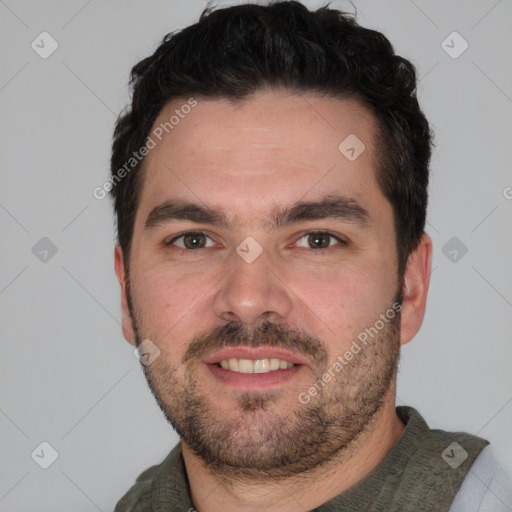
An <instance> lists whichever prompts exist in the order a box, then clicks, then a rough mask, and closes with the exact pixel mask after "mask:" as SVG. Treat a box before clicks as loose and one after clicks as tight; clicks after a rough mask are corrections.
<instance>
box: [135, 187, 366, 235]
mask: <svg viewBox="0 0 512 512" xmlns="http://www.w3.org/2000/svg"><path fill="white" fill-rule="evenodd" d="M322 219H334V220H341V221H343V222H348V223H351V224H355V225H357V226H359V227H361V228H366V227H369V225H370V224H372V221H371V217H370V215H369V213H368V211H367V210H366V209H365V208H363V207H362V206H361V205H360V204H358V203H357V201H355V200H354V199H351V198H348V197H345V196H340V195H329V196H325V197H323V198H321V199H320V200H317V201H298V202H296V203H294V204H292V205H291V206H287V207H277V208H275V209H274V210H273V211H272V213H271V214H270V215H269V216H268V217H265V218H264V219H263V221H262V223H261V225H262V227H263V228H264V229H267V230H268V231H272V230H276V229H279V228H281V227H283V226H288V225H290V224H295V223H298V222H301V221H308V220H322ZM180 220H186V221H190V222H196V223H198V224H210V225H213V226H219V227H223V228H226V229H229V230H232V229H234V228H236V227H238V226H240V225H241V222H240V220H239V219H238V218H236V217H234V216H229V217H228V215H227V214H226V213H224V211H223V210H222V209H220V208H216V207H212V206H206V205H200V204H196V203H191V202H189V201H183V200H178V199H174V200H173V199H169V200H167V201H165V202H164V203H162V204H160V205H158V206H156V207H155V208H153V209H152V210H151V212H150V213H149V215H148V216H147V218H146V222H145V224H144V230H145V231H148V230H152V229H153V228H156V227H157V226H161V225H163V224H168V223H170V222H173V221H180Z"/></svg>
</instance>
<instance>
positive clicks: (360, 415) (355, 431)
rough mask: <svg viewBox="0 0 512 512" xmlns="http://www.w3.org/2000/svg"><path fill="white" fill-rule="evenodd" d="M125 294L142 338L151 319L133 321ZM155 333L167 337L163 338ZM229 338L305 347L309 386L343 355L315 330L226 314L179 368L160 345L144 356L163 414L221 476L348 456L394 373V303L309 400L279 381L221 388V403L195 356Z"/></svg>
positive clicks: (256, 475)
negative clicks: (224, 406)
mask: <svg viewBox="0 0 512 512" xmlns="http://www.w3.org/2000/svg"><path fill="white" fill-rule="evenodd" d="M129 293H130V292H128V296H129V300H128V303H129V306H130V311H131V317H132V324H133V328H134V331H135V334H136V343H137V346H138V345H140V343H142V340H143V339H145V338H144V337H143V336H142V332H149V331H148V330H147V329H145V328H144V327H149V326H143V325H139V324H138V322H137V321H136V315H134V311H133V305H132V301H131V297H130V295H129ZM397 298H398V301H395V304H396V303H399V304H400V303H401V296H400V295H398V296H397ZM389 309H391V308H389ZM382 323H383V322H382ZM363 329H364V328H363ZM363 329H362V330H361V332H362V331H363ZM353 341H354V340H353ZM355 341H356V340H355ZM153 342H154V343H155V344H156V345H157V346H160V347H163V346H165V345H164V344H163V343H162V341H161V340H160V341H159V340H153ZM356 342H357V341H356ZM226 346H251V347H258V346H269V347H279V348H284V349H288V350H290V351H291V352H292V353H296V354H301V355H302V356H305V357H306V358H307V360H308V361H310V363H309V368H310V369H311V370H312V372H313V374H314V379H313V380H312V381H311V383H310V384H309V385H308V388H309V386H312V385H314V384H315V382H318V381H319V380H320V379H322V375H324V374H325V372H326V370H328V369H329V368H331V367H332V365H333V363H334V361H335V360H336V356H338V355H340V356H341V355H342V354H333V355H332V358H331V360H329V353H328V351H327V349H326V348H325V343H323V342H322V341H321V340H320V339H318V338H316V337H313V336H311V335H309V334H308V333H306V332H303V331H301V330H293V329H289V328H286V327H285V326H282V325H280V324H274V323H270V322H266V323H263V324H261V325H259V326H258V328H256V329H254V330H251V331H249V330H247V329H246V328H244V327H243V326H242V325H240V324H236V323H229V324H226V325H224V326H221V327H218V328H216V329H214V330H213V331H212V332H210V333H207V334H205V335H200V336H197V337H195V338H194V339H193V340H192V341H191V343H190V344H189V346H188V349H187V351H186V353H185V355H184V356H183V358H182V360H181V366H183V367H184V374H183V375H184V376H183V377H182V376H180V373H179V367H180V365H179V364H173V363H172V362H170V361H169V360H167V359H166V358H165V357H164V352H162V356H161V357H158V358H157V359H155V361H154V362H153V363H151V365H148V366H145V365H143V364H141V366H142V369H143V371H144V374H145V376H146V379H147V382H148V385H149V388H150V390H151V392H152V393H153V395H154V397H155V399H156V401H157V403H158V406H159V407H160V409H161V410H162V412H163V413H164V415H165V417H166V418H167V420H168V421H169V423H170V424H171V425H172V427H173V428H174V429H175V430H176V432H177V433H178V435H179V436H180V438H181V440H182V441H184V442H185V443H186V444H187V446H188V447H189V448H190V450H191V451H192V452H193V453H194V454H195V455H196V456H197V457H198V458H199V459H200V460H201V461H202V463H203V464H204V466H205V467H206V468H208V469H209V470H211V471H212V472H213V473H215V474H216V475H217V476H218V477H220V478H223V479H225V481H227V482H228V481H231V482H233V481H235V480H239V481H243V480H247V479H251V480H253V481H254V480H258V481H268V480H274V481H275V480H281V479H285V478H289V477H291V476H295V475H300V474H303V475H307V474H308V473H309V472H311V470H313V469H315V468H320V467H322V466H325V465H327V464H328V463H329V462H330V461H332V460H333V459H335V458H338V457H343V456H344V455H347V454H348V453H349V452H350V448H351V446H352V445H353V443H354V441H355V440H356V439H357V438H358V437H359V436H360V435H361V434H362V433H363V432H365V431H367V430H369V429H370V428H371V425H372V420H374V418H375V416H376V414H377V413H378V412H379V410H380V409H381V407H382V405H383V403H384V399H385V397H386V395H387V393H388V391H389V390H390V388H391V385H392V384H394V383H395V380H396V374H397V369H398V362H399V358H400V312H397V314H396V316H394V318H392V319H390V320H389V322H387V323H385V324H384V326H383V328H382V329H380V330H379V331H378V332H377V334H375V335H373V336H372V337H371V338H369V339H368V340H367V342H366V343H365V344H364V345H363V346H361V350H360V351H359V352H358V353H357V354H354V356H353V358H351V361H350V363H347V364H346V365H345V366H343V368H342V369H341V371H340V372H339V373H337V374H336V373H335V374H334V378H333V379H332V380H330V382H328V383H326V384H325V385H324V386H323V388H322V389H321V390H318V392H317V394H316V396H314V397H311V399H310V400H309V401H308V403H303V402H302V401H299V398H298V393H297V392H294V393H291V392H290V391H286V390H282V389H281V390H280V391H272V390H270V391H258V392H234V391H233V392H226V393H225V396H229V397H230V403H231V407H230V408H229V410H228V411H221V410H219V407H218V404H216V402H215V398H214V393H212V392H211V390H208V389H205V386H204V385H203V384H202V383H201V381H200V380H199V379H198V378H197V366H198V365H199V364H202V363H200V361H201V356H203V355H204V354H205V352H206V351H208V350H211V349H220V348H222V347H226ZM345 350H347V349H344V351H345ZM331 373H332V369H331ZM304 389H307V388H304ZM304 389H303V390H302V391H304ZM215 391H218V390H215ZM216 405H217V406H216Z"/></svg>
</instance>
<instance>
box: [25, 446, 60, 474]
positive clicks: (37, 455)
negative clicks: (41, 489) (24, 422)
mask: <svg viewBox="0 0 512 512" xmlns="http://www.w3.org/2000/svg"><path fill="white" fill-rule="evenodd" d="M30 456H31V457H32V460H33V461H34V462H35V463H36V464H37V465H38V466H40V467H41V468H43V469H48V468H49V467H50V466H51V465H52V464H53V463H54V462H55V461H56V460H57V459H58V457H59V454H58V452H57V450H56V449H55V448H54V447H53V446H52V445H51V444H50V443H48V442H47V441H43V442H42V443H41V444H39V446H38V447H37V448H36V449H35V450H34V451H33V452H32V453H31V454H30Z"/></svg>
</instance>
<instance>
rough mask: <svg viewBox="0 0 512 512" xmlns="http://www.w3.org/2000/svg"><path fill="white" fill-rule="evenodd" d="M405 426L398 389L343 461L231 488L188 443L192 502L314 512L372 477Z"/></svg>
mask: <svg viewBox="0 0 512 512" xmlns="http://www.w3.org/2000/svg"><path fill="white" fill-rule="evenodd" d="M404 428H405V427H404V425H403V423H402V422H401V420H400V419H399V418H398V416H397V415H396V410H395V385H393V386H391V387H390V389H389V391H388V394H387V396H386V397H385V400H384V404H383V406H382V408H381V409H380V410H379V412H378V413H377V414H376V415H375V417H374V419H373V421H372V423H371V425H369V426H368V429H367V430H366V431H365V432H364V433H362V434H361V435H360V436H359V437H358V438H357V439H356V440H354V442H353V443H352V444H351V445H350V446H349V447H348V448H347V449H346V450H345V451H344V452H343V453H342V454H340V456H339V457H337V458H335V459H334V460H333V461H331V462H330V463H329V464H327V465H326V466H324V467H321V468H318V469H315V470H313V471H311V472H310V473H308V474H306V475H300V476H294V477H290V478H289V479H288V480H285V481H281V482H279V483H278V484H277V483H275V482H272V481H269V482H268V483H266V484H262V483H256V484H255V483H254V482H250V481H247V482H238V481H237V482H236V483H233V485H230V484H229V483H228V484H226V482H225V481H224V480H223V479H222V478H220V477H219V476H218V475H215V474H214V473H212V472H211V471H209V470H208V468H205V466H204V465H203V464H202V463H201V461H200V460H199V459H198V458H197V457H196V456H195V455H194V454H193V453H192V452H191V450H190V449H189V448H188V446H187V445H186V444H185V443H184V442H183V441H182V452H183V458H184V461H185V466H186V469H187V475H188V479H189V484H190V490H191V495H192V501H193V503H194V505H195V507H196V509H197V510H198V511H199V512H217V511H221V510H222V511H223V512H232V511H233V512H234V511H237V512H243V511H246V510H247V511H248V510H250V511H251V512H260V511H261V512H263V511H265V512H289V511H296V510H297V503H299V504H300V506H301V509H303V510H313V509H314V508H316V507H318V506H320V505H321V504H322V503H325V502H327V501H329V500H331V499H333V498H334V497H336V496H338V495H339V494H341V493H342V492H343V491H345V490H346V489H348V488H349V487H352V486H353V485H354V484H356V483H357V482H359V481H360V480H362V479H363V478H364V477H365V476H367V475H368V474H369V473H371V471H372V470H373V469H375V468H376V467H377V466H378V465H379V463H380V462H381V461H382V460H383V459H384V458H385V457H386V455H387V454H388V453H389V451H390V450H391V448H393V446H394V445H395V444H396V442H397V441H398V439H399V437H400V436H401V434H402V432H403V431H404ZM306 482H307V483H308V484H309V485H305V483H306Z"/></svg>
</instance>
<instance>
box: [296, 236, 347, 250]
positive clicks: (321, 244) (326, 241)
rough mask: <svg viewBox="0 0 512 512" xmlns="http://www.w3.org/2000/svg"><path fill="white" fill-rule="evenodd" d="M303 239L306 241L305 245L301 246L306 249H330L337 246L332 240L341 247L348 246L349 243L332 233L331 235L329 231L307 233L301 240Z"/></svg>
mask: <svg viewBox="0 0 512 512" xmlns="http://www.w3.org/2000/svg"><path fill="white" fill-rule="evenodd" d="M303 239H305V240H306V242H305V245H304V244H299V246H300V247H306V248H308V249H316V250H322V249H328V248H330V247H332V246H333V245H336V244H332V243H331V241H332V239H334V240H336V241H337V242H339V244H341V245H347V243H346V242H345V241H344V240H342V239H341V238H340V237H338V236H336V235H333V234H332V233H329V232H327V231H311V232H310V233H307V234H305V235H304V236H303V237H301V238H300V240H303Z"/></svg>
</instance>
